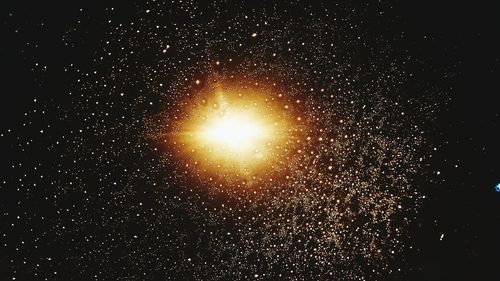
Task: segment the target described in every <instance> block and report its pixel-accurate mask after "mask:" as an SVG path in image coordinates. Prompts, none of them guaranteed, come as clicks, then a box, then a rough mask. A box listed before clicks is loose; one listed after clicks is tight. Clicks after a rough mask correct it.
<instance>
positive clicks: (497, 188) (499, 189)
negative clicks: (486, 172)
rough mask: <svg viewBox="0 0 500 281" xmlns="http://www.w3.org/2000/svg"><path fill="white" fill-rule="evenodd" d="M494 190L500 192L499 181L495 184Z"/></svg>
mask: <svg viewBox="0 0 500 281" xmlns="http://www.w3.org/2000/svg"><path fill="white" fill-rule="evenodd" d="M495 191H496V192H500V183H498V184H497V186H495Z"/></svg>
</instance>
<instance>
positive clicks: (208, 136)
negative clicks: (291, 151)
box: [178, 89, 291, 177]
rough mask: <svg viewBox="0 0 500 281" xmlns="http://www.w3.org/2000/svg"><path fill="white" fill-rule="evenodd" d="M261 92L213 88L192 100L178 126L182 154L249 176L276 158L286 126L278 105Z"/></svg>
mask: <svg viewBox="0 0 500 281" xmlns="http://www.w3.org/2000/svg"><path fill="white" fill-rule="evenodd" d="M266 95H267V93H260V92H258V91H256V90H249V89H232V90H227V91H222V90H220V89H217V90H215V91H214V92H213V93H210V94H208V95H205V96H204V97H205V99H202V100H201V101H198V102H195V106H194V108H193V110H192V111H191V112H189V113H188V114H187V115H188V116H187V118H186V119H185V120H184V121H183V122H182V125H181V128H180V134H179V136H180V137H179V138H178V140H179V143H180V144H182V145H184V146H185V148H186V149H185V151H184V152H185V153H184V154H186V155H187V156H189V157H188V158H190V159H193V160H194V161H195V163H196V164H200V165H201V166H203V169H204V170H210V171H212V172H216V173H217V174H224V175H227V174H231V175H240V176H244V177H248V176H255V175H256V174H257V173H258V171H260V170H262V168H267V167H270V166H271V167H274V166H275V165H277V164H279V162H280V160H279V158H280V156H282V155H283V154H284V153H285V152H286V151H287V148H286V147H287V145H288V144H289V138H290V136H291V135H290V132H291V130H290V128H289V122H288V121H287V118H286V117H285V116H283V114H282V112H283V110H277V107H276V104H275V103H274V102H272V101H271V99H270V98H269V97H268V96H266ZM279 112H281V113H279Z"/></svg>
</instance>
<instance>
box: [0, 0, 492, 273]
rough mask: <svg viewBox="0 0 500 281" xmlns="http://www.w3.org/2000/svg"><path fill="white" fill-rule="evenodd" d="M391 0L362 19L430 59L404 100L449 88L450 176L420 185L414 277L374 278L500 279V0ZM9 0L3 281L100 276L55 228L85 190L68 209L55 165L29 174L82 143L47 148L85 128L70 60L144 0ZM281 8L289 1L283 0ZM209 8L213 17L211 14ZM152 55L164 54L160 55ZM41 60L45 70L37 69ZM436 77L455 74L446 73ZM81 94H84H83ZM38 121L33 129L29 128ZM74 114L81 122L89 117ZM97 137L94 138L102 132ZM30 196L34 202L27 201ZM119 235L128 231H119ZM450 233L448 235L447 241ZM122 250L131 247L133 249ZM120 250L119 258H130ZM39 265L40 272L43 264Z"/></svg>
mask: <svg viewBox="0 0 500 281" xmlns="http://www.w3.org/2000/svg"><path fill="white" fill-rule="evenodd" d="M313 2H314V1H313ZM390 2H391V3H385V4H370V5H368V6H366V8H367V11H366V12H365V13H364V14H362V15H361V16H362V17H366V20H365V23H367V24H365V25H364V26H363V28H366V29H371V30H369V31H368V32H370V31H373V32H374V33H385V34H387V38H396V37H397V36H398V35H399V34H401V32H404V34H405V38H404V39H399V40H394V42H392V43H393V45H392V48H393V49H395V50H398V48H401V49H407V50H408V52H409V53H410V54H411V55H412V56H414V57H417V58H419V59H418V60H417V63H415V64H413V65H412V64H408V65H406V66H405V67H408V68H409V69H413V70H415V71H414V72H415V73H418V77H419V79H418V81H410V82H408V85H406V87H407V89H408V91H406V92H405V93H404V95H407V96H408V97H418V96H419V95H420V94H421V92H419V91H416V90H414V89H421V88H428V89H429V91H433V90H434V89H439V90H438V91H440V90H441V89H445V90H443V91H446V92H447V93H446V95H440V96H439V97H438V98H436V99H437V100H439V102H440V103H439V105H438V106H437V110H436V112H437V116H436V118H435V120H434V121H433V122H431V123H427V126H430V127H429V128H428V129H429V131H430V132H431V134H430V135H429V138H430V140H431V142H433V143H439V144H440V146H439V149H438V150H437V151H436V153H435V154H434V156H433V158H432V159H431V160H430V162H429V166H428V167H427V169H428V170H429V171H434V170H437V171H439V172H440V180H438V181H432V182H427V181H426V180H425V179H422V181H421V183H422V186H421V190H423V192H424V193H425V194H426V195H427V196H428V198H430V199H429V200H427V201H425V202H424V203H423V205H422V206H421V207H420V210H419V214H418V215H417V219H416V221H415V222H413V223H412V224H411V225H409V226H408V230H409V231H410V232H411V233H412V238H411V239H412V243H413V245H415V248H417V249H418V250H416V251H410V252H407V254H405V259H406V260H405V261H404V262H401V261H399V260H395V261H393V262H392V263H391V266H392V267H394V268H397V267H402V268H403V269H404V271H405V272H407V273H406V274H407V276H405V277H404V278H403V279H398V278H400V277H398V276H397V275H393V274H390V273H387V272H385V273H384V274H386V275H387V276H386V275H384V274H383V275H381V276H378V277H374V278H375V279H373V280H497V279H498V280H500V273H499V272H498V270H497V269H498V260H500V254H499V253H500V242H499V241H500V193H499V192H495V189H494V187H495V185H496V184H498V183H500V164H499V162H498V158H499V156H500V153H499V152H500V151H499V145H498V144H499V141H498V139H499V137H500V133H499V132H500V128H499V123H500V122H499V121H500V109H499V104H498V95H499V91H498V80H499V78H500V75H499V74H500V72H499V71H500V54H499V50H500V43H499V42H500V41H499V40H498V38H499V37H500V30H499V27H500V22H499V21H500V18H499V17H498V13H499V12H500V6H499V5H495V4H492V3H491V2H488V3H486V1H484V2H485V3H478V2H474V3H469V4H465V3H464V4H461V3H459V2H460V1H458V2H457V1H444V2H441V3H440V4H436V3H434V2H435V1H424V2H421V1H413V2H412V3H406V4H402V3H396V2H394V3H393V1H390ZM252 3H253V1H252ZM1 5H2V8H0V19H1V29H0V30H1V32H0V34H1V38H2V39H1V42H2V43H1V44H0V61H1V64H0V68H1V75H0V77H1V78H0V79H1V85H2V102H0V118H1V119H0V120H1V122H0V133H2V137H0V144H1V145H0V147H1V151H0V155H1V156H0V158H1V161H0V163H1V168H2V169H1V170H2V172H1V173H0V211H1V214H2V218H1V219H0V221H1V222H0V280H14V279H12V278H13V276H19V277H18V278H17V279H15V280H91V279H90V278H92V277H90V276H91V275H90V274H89V272H94V271H93V270H87V268H86V267H82V264H84V266H90V267H92V266H94V267H99V261H98V260H96V261H91V262H82V261H81V260H79V261H75V260H72V259H66V258H65V257H68V256H70V255H73V253H68V252H66V247H69V246H68V245H71V244H72V243H74V241H72V240H71V239H72V238H71V236H63V238H62V240H60V239H61V238H60V236H58V235H56V234H54V233H53V231H52V228H51V227H52V226H53V225H56V224H57V222H59V221H62V222H64V221H65V220H66V219H67V218H69V217H67V216H66V214H65V213H60V211H61V210H64V209H66V207H68V206H71V204H73V203H75V202H76V204H77V205H78V202H79V201H80V200H83V199H81V198H83V197H81V198H80V197H79V195H78V193H75V194H73V195H71V196H74V197H73V198H72V199H71V200H70V201H68V202H72V203H68V206H65V205H64V204H65V203H64V202H59V203H58V205H57V206H54V205H51V204H52V203H50V202H52V201H50V202H48V201H46V200H44V198H45V197H46V196H49V197H50V196H53V195H54V194H56V193H58V192H56V191H53V190H51V189H50V188H49V186H50V185H54V184H55V185H57V180H58V178H57V177H58V175H57V174H56V173H55V172H54V169H55V168H54V167H51V166H50V165H45V164H44V165H41V166H38V169H39V170H38V171H37V173H31V172H26V171H24V169H31V168H28V167H32V166H36V165H38V164H37V163H39V162H41V163H45V162H49V163H50V162H51V161H55V160H56V159H58V156H57V153H59V150H58V149H62V150H64V149H66V148H70V147H71V145H70V144H66V147H65V145H63V147H62V148H57V149H55V150H52V151H47V150H45V149H43V148H44V147H45V146H50V144H51V143H52V142H53V140H54V139H56V138H60V137H61V136H63V135H64V134H66V133H67V131H69V130H71V127H73V126H75V127H76V125H75V124H71V123H65V122H64V120H62V119H60V118H58V116H56V115H57V114H59V113H60V112H66V113H67V114H70V115H71V112H72V110H71V109H68V108H67V107H68V106H70V105H71V98H70V97H68V95H67V93H68V92H70V91H76V90H75V88H74V85H75V79H78V75H74V74H68V72H66V71H64V69H65V66H66V65H67V62H68V61H71V62H73V63H74V64H75V65H78V66H79V67H81V68H82V69H85V68H91V66H92V65H94V64H95V62H93V61H92V59H93V57H94V56H95V53H94V51H95V50H98V49H99V48H101V46H100V45H99V44H98V43H96V42H98V40H97V39H96V40H93V39H92V38H104V37H105V36H106V34H105V31H104V30H102V29H101V24H102V22H103V21H104V20H105V19H106V18H107V17H108V12H107V11H105V9H106V8H107V7H119V8H120V9H119V10H120V11H121V12H120V13H117V14H115V15H114V16H113V20H116V21H120V20H124V21H125V20H126V19H128V18H129V17H130V15H133V14H134V13H135V5H132V4H123V3H118V2H117V4H116V5H111V4H109V3H107V4H98V5H89V4H87V3H86V2H79V3H78V5H76V4H74V2H72V3H69V2H68V3H66V2H64V3H52V4H46V3H40V2H36V3H29V4H28V3H16V4H13V5H8V4H7V5H6V4H5V3H2V4H1ZM73 5H75V6H76V7H74V6H73ZM170 5H172V4H170ZM225 5H226V12H227V14H228V15H227V16H228V17H231V16H230V15H231V12H232V11H234V12H236V11H241V10H246V9H252V8H262V7H263V6H265V5H264V4H262V3H260V2H258V1H256V2H255V3H254V4H248V3H247V4H244V5H241V6H240V5H236V4H234V5H233V4H225ZM302 5H304V6H309V4H308V2H307V1H300V3H299V4H294V5H292V6H291V8H290V10H289V11H288V12H287V13H286V15H285V16H283V18H292V19H293V18H294V17H296V19H297V21H299V16H300V15H301V13H302V11H303V9H302ZM209 6H210V5H208V4H207V7H209ZM282 6H283V7H286V5H284V4H283V5H282ZM312 6H313V7H312V8H311V9H312V10H313V11H314V9H318V10H320V9H319V8H317V7H319V6H315V5H312ZM326 6H328V5H326ZM80 7H83V8H85V10H86V11H87V13H86V14H85V16H81V14H80V11H79V8H80ZM332 7H333V5H332ZM332 9H333V8H332ZM378 11H384V12H385V15H386V17H387V19H379V18H376V17H375V16H376V14H377V13H378ZM9 14H13V15H9ZM207 14H208V15H207V17H209V16H210V12H208V13H207ZM77 19H81V20H82V22H83V23H82V24H81V25H80V26H79V29H78V30H77V31H76V32H73V33H72V35H71V36H73V37H72V40H73V42H75V46H74V47H72V48H68V47H67V46H65V45H64V44H63V41H62V39H61V38H62V37H64V36H65V34H66V32H67V31H68V30H69V29H71V28H73V27H74V26H75V21H76V20H77ZM166 20H167V21H173V22H175V21H178V22H182V21H183V20H184V18H183V16H182V15H181V14H179V15H178V18H175V17H174V18H168V19H166ZM41 23H43V26H41ZM16 30H17V31H18V32H16ZM27 42H30V45H27V44H26V43H27ZM368 42H370V41H369V40H368ZM33 44H38V46H34V45H33ZM395 53H398V52H397V51H395ZM398 54H399V53H398ZM145 59H153V60H154V57H153V56H151V57H147V58H145ZM36 62H39V63H40V65H38V66H37V65H35V63H36ZM42 65H43V66H47V69H46V70H45V69H43V66H42ZM436 73H446V79H442V77H440V76H439V75H436ZM426 85H430V86H429V87H427V86H426ZM135 87H140V86H137V85H136V86H135ZM79 94H80V93H78V92H76V95H79ZM83 94H84V93H83ZM83 94H82V95H83ZM443 97H444V98H443ZM33 99H37V102H36V103H33ZM65 107H66V108H65ZM34 108H35V109H37V110H38V111H42V110H47V114H45V115H43V116H44V117H43V118H33V117H26V116H24V114H25V112H32V111H33V109H34ZM416 110H418V109H416ZM28 119H29V120H30V122H31V125H29V126H23V125H22V124H23V123H25V122H26V120H28ZM74 120H76V121H74V122H78V120H79V119H78V118H75V119H74ZM80 121H81V120H80ZM82 122H83V121H82ZM47 125H49V126H50V127H49V128H52V129H48V130H47V132H46V133H45V134H44V135H43V136H42V137H40V139H37V140H35V141H34V145H31V146H29V147H28V146H26V147H25V146H24V144H23V142H24V141H25V140H26V139H32V138H33V137H32V135H33V134H35V133H37V132H35V131H34V130H32V129H28V127H30V126H31V127H37V126H44V127H46V126H47ZM35 139H36V137H35ZM86 139H92V136H91V135H89V136H87V138H86ZM23 147H25V149H24V151H23V149H22V148H23ZM75 153H76V152H75ZM65 155H66V154H65ZM120 157H124V156H120ZM58 161H60V159H59V160H58ZM64 161H66V160H61V162H60V163H64ZM67 161H68V165H72V167H74V166H73V164H71V163H69V162H70V161H71V160H69V158H68V160H67ZM130 161H131V162H134V161H140V160H134V159H131V160H130ZM14 163H22V167H17V168H15V169H14V168H12V165H17V164H14ZM58 163H59V162H58ZM146 163H149V162H147V161H146ZM82 165H91V164H89V163H83V164H82ZM455 165H458V167H455ZM64 167H65V166H64V164H62V166H59V168H62V169H64ZM86 168H88V167H85V169H86ZM38 174H40V175H52V176H48V178H50V180H49V179H44V178H42V179H40V178H37V175H38ZM110 174H113V172H112V171H111V172H110ZM61 177H64V176H61ZM21 178H22V179H23V181H26V182H29V183H38V188H34V189H31V191H30V192H27V193H23V192H19V191H18V190H16V189H18V188H20V187H19V186H18V185H17V184H16V182H17V183H18V182H19V181H17V179H21ZM106 180H108V179H106ZM2 181H3V183H2ZM49 181H50V183H49ZM62 182H66V179H61V183H62ZM98 183H100V181H99V179H97V178H92V177H87V178H86V179H85V180H84V181H83V182H81V183H80V184H81V185H82V189H86V188H88V189H89V190H93V188H94V187H93V185H94V184H98ZM21 188H22V187H21ZM166 192H167V191H166ZM168 192H174V193H175V191H168ZM168 192H167V193H168ZM135 196H140V195H135ZM145 197H147V196H145ZM101 199H102V198H101ZM85 200H88V198H86V199H85ZM127 200H128V199H126V200H125V201H127ZM19 201H22V202H25V203H23V204H21V205H20V204H19V203H18V202H19ZM131 201H133V200H131ZM146 201H147V199H146ZM127 202H128V201H127ZM96 205H98V204H97V203H96ZM85 206H87V205H85ZM85 210H88V209H87V208H85ZM117 212H118V211H117ZM172 212H173V213H175V211H172ZM179 212H181V211H179ZM18 214H36V215H27V216H28V217H29V216H32V218H31V219H29V220H27V221H24V222H22V223H21V226H17V227H15V228H13V227H11V223H16V224H17V223H18V222H17V220H16V216H17V215H18ZM41 217H46V218H48V220H49V221H50V222H49V223H47V222H46V221H44V220H43V219H40V218H41ZM95 221H98V219H96V220H95ZM131 227H132V228H133V226H131ZM135 227H138V228H139V229H140V227H141V226H140V224H138V225H137V226H135ZM187 229H189V226H188V227H187ZM114 230H115V231H118V230H119V228H114ZM171 233H176V232H175V231H174V232H171ZM442 234H444V236H443V239H442V240H440V237H441V235H442ZM18 237H24V238H23V239H25V240H26V241H28V242H26V243H27V245H26V246H25V248H24V249H22V250H20V251H19V250H16V248H17V247H19V246H18V245H19V241H18V240H19V239H18ZM37 237H38V238H39V239H40V241H41V242H40V243H39V244H37V243H31V242H29V241H31V240H35V241H36V240H37ZM75 237H77V238H75V239H79V238H78V237H80V238H81V236H75ZM30 239H31V240H30ZM90 248H92V247H90ZM121 250H122V251H123V252H126V251H127V249H126V248H125V249H121ZM49 255H51V256H58V257H59V258H55V262H52V261H50V260H46V259H44V258H43V257H44V256H49ZM90 255H91V254H90ZM114 255H116V256H117V257H120V255H121V253H120V252H118V253H114ZM25 257H27V258H25ZM145 259H146V260H147V259H148V258H147V257H146V258H145ZM23 260H26V261H27V265H22V264H20V263H22V262H23ZM39 260H40V261H39ZM37 263H38V264H39V266H38V267H37V266H35V265H34V264H37ZM142 266H144V267H148V266H150V267H154V266H155V265H154V262H153V264H151V263H147V262H144V263H142ZM15 270H18V273H17V274H13V273H12V272H13V271H15ZM120 270H122V269H121V267H117V268H116V271H120ZM140 270H142V269H141V268H139V269H137V268H134V269H133V272H134V274H135V275H134V276H138V275H140V274H136V273H135V271H139V272H140ZM23 271H24V272H25V273H22V272H23ZM53 271H58V272H59V276H54V275H53V274H51V272H53ZM125 271H126V269H125ZM167 271H168V270H167ZM285 271H286V270H285ZM19 272H21V273H19ZM34 272H38V273H37V274H38V275H33V273H34ZM111 272H115V271H111ZM110 276H113V275H110ZM116 276H118V275H116ZM161 276H162V275H161V274H159V275H153V277H151V275H149V277H148V278H149V279H144V280H167V279H161V278H162V277H161ZM170 276H171V277H172V276H173V279H172V280H176V278H179V280H184V279H183V278H188V280H189V277H185V276H184V275H180V276H181V277H175V275H170ZM182 276H184V277H182ZM44 278H47V279H44ZM59 278H62V279H59ZM107 278H112V277H106V276H101V277H100V278H97V279H96V280H117V279H107ZM155 278H156V279H155ZM304 278H307V277H304ZM346 279H347V278H346ZM127 280H141V279H127ZM221 280H224V279H221ZM243 280H244V279H243Z"/></svg>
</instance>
